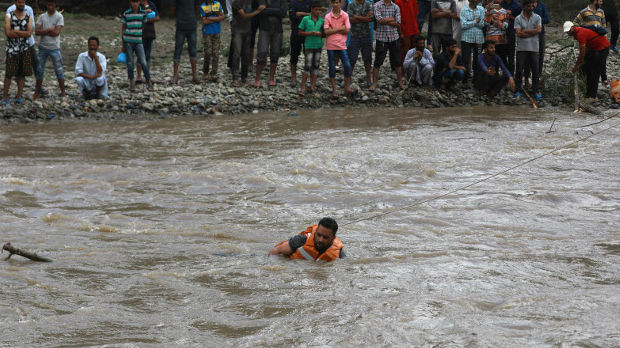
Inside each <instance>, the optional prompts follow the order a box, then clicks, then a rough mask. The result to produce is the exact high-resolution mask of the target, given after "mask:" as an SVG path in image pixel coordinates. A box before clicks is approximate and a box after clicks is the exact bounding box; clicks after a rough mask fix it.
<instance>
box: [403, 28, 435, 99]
mask: <svg viewBox="0 0 620 348" xmlns="http://www.w3.org/2000/svg"><path fill="white" fill-rule="evenodd" d="M403 68H404V70H405V78H407V80H408V81H413V83H414V84H416V85H418V86H425V87H428V86H431V85H432V83H433V69H434V68H435V60H434V59H433V54H432V53H431V51H429V50H428V49H427V48H426V38H425V37H424V36H422V35H420V36H418V38H417V39H416V45H415V47H414V48H412V49H410V50H409V52H407V56H405V63H403Z"/></svg>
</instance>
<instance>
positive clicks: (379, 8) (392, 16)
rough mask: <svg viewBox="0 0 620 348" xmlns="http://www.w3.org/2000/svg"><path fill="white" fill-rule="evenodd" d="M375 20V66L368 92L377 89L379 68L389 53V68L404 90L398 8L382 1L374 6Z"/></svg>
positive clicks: (389, 0) (384, 0) (386, 0)
mask: <svg viewBox="0 0 620 348" xmlns="http://www.w3.org/2000/svg"><path fill="white" fill-rule="evenodd" d="M375 19H376V20H377V44H376V47H375V64H374V66H375V67H374V69H373V72H372V77H373V79H372V86H370V88H369V90H370V91H374V90H375V89H376V88H377V80H378V79H379V68H381V65H383V61H384V60H385V56H386V55H387V53H388V51H389V52H390V63H391V66H392V67H394V68H395V70H396V77H397V79H398V85H399V86H400V88H401V89H403V90H405V89H407V87H405V85H403V64H402V62H401V60H400V35H399V31H400V21H401V19H400V8H399V7H398V5H396V4H395V3H393V2H392V1H391V0H382V1H379V2H378V3H376V4H375Z"/></svg>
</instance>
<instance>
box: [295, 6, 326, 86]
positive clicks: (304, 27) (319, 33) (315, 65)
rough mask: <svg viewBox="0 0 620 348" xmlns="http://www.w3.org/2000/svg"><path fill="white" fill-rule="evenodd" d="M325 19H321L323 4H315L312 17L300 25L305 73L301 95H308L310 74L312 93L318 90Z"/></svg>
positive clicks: (305, 19) (311, 9)
mask: <svg viewBox="0 0 620 348" xmlns="http://www.w3.org/2000/svg"><path fill="white" fill-rule="evenodd" d="M324 22H325V21H324V20H323V18H321V3H320V2H314V3H312V7H311V8H310V15H309V16H306V17H304V18H303V19H302V20H301V23H299V31H298V32H297V35H299V36H304V37H305V40H304V58H305V63H304V73H303V75H302V76H301V89H300V90H299V95H301V96H303V95H304V94H305V93H306V81H308V74H310V91H311V92H312V93H314V91H315V90H316V79H317V77H318V76H317V75H318V72H319V65H320V63H321V51H322V49H323V36H324V33H323V24H324Z"/></svg>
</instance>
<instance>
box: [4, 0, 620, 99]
mask: <svg viewBox="0 0 620 348" xmlns="http://www.w3.org/2000/svg"><path fill="white" fill-rule="evenodd" d="M479 1H480V0H395V1H392V0H375V1H374V2H373V0H330V6H329V8H328V9H325V8H324V7H322V4H321V3H319V2H316V0H226V3H225V4H224V5H222V4H221V3H220V2H219V1H217V0H175V1H174V5H173V6H172V8H171V10H172V13H173V15H174V16H175V17H176V31H175V45H174V47H175V48H174V57H173V69H174V70H173V77H172V80H171V81H170V82H171V83H172V84H177V83H178V79H179V77H178V76H179V64H180V61H181V54H182V51H183V47H184V44H185V42H187V46H188V51H189V61H190V64H191V71H192V80H193V82H194V83H200V82H201V79H200V78H199V75H198V71H197V56H198V55H197V39H198V38H197V29H198V22H200V23H201V24H202V28H201V29H202V30H201V32H202V42H203V46H204V64H203V68H202V73H203V74H202V75H203V76H202V80H203V81H207V82H209V81H217V80H218V76H219V75H218V74H219V57H220V55H221V52H220V51H221V50H220V47H221V39H220V33H221V25H222V22H224V21H225V20H227V19H228V21H229V22H230V25H231V42H230V49H229V54H228V67H229V68H230V72H231V74H232V86H233V87H239V86H241V85H242V84H250V85H252V86H254V87H257V88H259V87H261V74H262V72H263V70H264V69H265V68H266V67H267V58H269V74H268V76H269V77H268V85H269V86H275V85H276V79H275V74H276V70H277V65H278V59H279V58H280V54H281V51H282V44H283V43H282V41H283V18H285V17H286V16H287V15H288V17H289V19H290V23H291V33H290V45H289V46H290V61H289V62H290V76H291V80H290V84H291V87H292V88H297V87H299V88H298V94H299V95H302V96H303V95H304V94H305V93H306V90H307V85H308V82H310V90H311V91H312V92H314V91H315V89H316V81H317V79H318V77H319V76H318V74H319V68H320V65H321V56H322V50H323V46H325V49H326V51H327V61H328V67H329V69H328V75H329V80H330V83H331V88H332V94H333V96H335V97H337V96H338V91H337V89H338V85H337V83H336V71H337V68H336V67H337V66H338V65H341V66H342V72H343V75H344V93H345V94H347V95H350V94H354V93H355V91H354V90H353V89H351V76H352V73H353V71H354V69H355V67H356V65H357V60H358V58H359V55H360V53H361V58H362V62H363V64H364V70H365V76H366V79H365V80H366V88H368V90H369V91H373V90H375V89H376V88H377V81H378V79H379V70H380V68H381V66H382V65H383V64H384V62H385V58H386V57H387V55H388V54H389V63H390V67H391V68H392V71H393V72H394V73H395V74H396V80H397V83H398V85H399V86H400V88H401V89H403V90H405V89H407V88H410V87H411V86H417V87H433V86H434V87H435V88H439V89H442V90H451V89H453V88H455V86H456V85H457V84H458V83H468V82H469V81H471V82H473V85H474V86H475V88H476V89H477V90H478V91H480V93H481V94H483V95H486V96H488V97H491V98H492V97H494V96H495V95H497V94H498V93H499V91H500V90H501V89H502V88H504V87H505V86H506V85H508V86H509V87H510V89H511V90H512V91H513V92H514V97H515V98H519V97H521V95H522V93H524V94H526V95H527V96H528V98H530V99H531V100H535V101H536V102H540V101H542V100H543V96H542V93H541V91H540V76H541V74H542V71H543V63H544V53H545V25H546V24H548V23H549V13H548V11H547V8H546V6H545V4H544V3H543V2H542V1H540V0H523V2H522V3H519V2H518V1H517V0H483V3H479ZM615 1H616V0H606V3H609V4H608V5H607V6H608V8H607V12H606V11H605V10H604V9H603V0H590V3H589V4H587V7H585V8H584V9H583V10H581V11H580V12H579V14H578V15H577V16H576V18H575V19H574V20H573V21H572V22H566V23H564V27H563V30H564V32H565V33H567V34H568V35H571V36H573V37H574V39H575V40H577V41H578V42H579V47H580V50H579V57H578V58H577V61H576V62H575V65H574V68H573V72H574V73H575V72H577V71H578V69H582V70H583V72H584V73H585V74H586V77H587V86H588V87H587V93H586V96H587V97H588V98H596V94H597V89H598V82H599V79H600V80H601V82H602V83H603V84H604V85H608V79H607V71H606V68H605V67H606V60H607V56H608V53H609V51H610V49H611V50H613V51H615V52H617V48H616V46H615V43H616V41H617V39H618V16H617V9H616V5H615ZM128 2H129V9H127V10H126V11H124V12H123V13H122V15H121V23H122V50H123V54H124V55H125V57H126V58H125V62H126V65H127V76H128V80H129V88H130V90H131V91H134V89H135V82H136V81H140V82H142V76H144V78H145V81H144V82H145V83H146V87H147V89H148V90H152V88H153V84H152V80H151V73H150V65H151V49H152V47H153V44H154V41H155V39H156V35H155V23H156V22H157V21H159V19H160V15H159V10H158V9H157V6H156V5H155V3H153V1H151V0H128ZM610 6H611V7H610ZM224 7H226V9H225V8H224ZM46 9H47V11H46V12H44V13H42V14H41V15H40V16H39V17H38V18H37V19H36V21H35V18H34V13H33V10H32V8H31V7H30V6H28V5H26V0H15V4H14V5H12V6H11V7H9V8H8V9H7V11H6V19H5V33H6V37H7V42H6V72H5V80H4V93H3V98H2V101H1V102H0V105H3V106H4V105H7V104H8V103H9V96H8V93H9V89H10V85H11V81H12V80H13V79H15V80H16V83H17V95H16V98H15V99H14V101H15V103H17V104H22V103H23V102H24V97H23V89H24V83H25V78H26V77H27V76H31V75H32V74H33V73H34V75H35V78H36V85H35V92H34V95H33V99H36V98H38V97H39V96H40V95H42V94H46V93H47V91H46V90H45V89H44V88H43V77H44V75H45V64H46V62H47V60H48V58H49V59H50V60H51V61H52V64H53V67H54V72H55V74H56V77H57V79H58V85H59V88H60V96H61V97H64V96H65V95H66V93H65V83H64V74H63V64H62V55H61V52H60V34H61V31H62V28H63V27H64V19H63V16H62V14H61V13H60V12H58V11H57V9H56V1H55V0H47V1H46ZM324 13H326V14H325V15H324ZM606 14H607V17H606ZM198 15H199V19H197V16H198ZM607 22H609V24H610V27H611V43H610V42H609V40H608V39H607V29H606V27H607ZM425 23H428V24H427V28H428V29H427V34H426V35H423V33H422V29H423V26H424V24H425ZM257 34H258V40H257V39H256V38H257ZM35 36H38V37H39V40H38V50H37V47H36V46H35V39H34V37H35ZM255 47H256V65H255V66H254V65H253V63H254V59H255V57H254V51H255ZM98 48H99V39H98V38H97V37H95V36H92V37H90V38H89V39H88V51H86V52H84V53H81V54H80V55H79V57H78V59H77V62H76V66H75V71H76V83H77V85H78V87H79V89H80V92H81V94H82V95H83V96H84V97H85V98H86V99H90V98H103V99H107V97H108V84H107V81H106V76H105V73H106V57H104V56H103V55H102V54H101V53H99V52H98ZM302 52H303V58H304V59H303V73H302V75H301V83H299V82H298V75H297V66H298V62H299V57H300V55H301V54H302ZM373 53H374V61H373ZM134 56H135V57H136V58H137V66H136V68H137V80H135V79H134V77H135V75H134ZM251 67H254V71H255V79H254V81H253V82H252V81H248V73H249V71H250V68H251ZM530 78H531V82H530ZM308 80H309V81H308ZM528 90H529V91H530V92H531V95H533V96H534V98H531V97H530V94H529V93H528Z"/></svg>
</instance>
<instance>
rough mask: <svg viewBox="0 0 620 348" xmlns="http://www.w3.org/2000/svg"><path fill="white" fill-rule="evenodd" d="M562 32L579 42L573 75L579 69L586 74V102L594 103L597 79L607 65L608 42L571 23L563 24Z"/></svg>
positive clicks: (590, 30) (593, 32)
mask: <svg viewBox="0 0 620 348" xmlns="http://www.w3.org/2000/svg"><path fill="white" fill-rule="evenodd" d="M564 32H565V33H567V34H568V35H570V36H572V37H573V38H574V39H575V40H577V42H579V57H577V61H576V62H575V66H574V67H573V70H572V71H573V73H577V70H578V69H579V68H580V66H581V65H582V64H583V66H581V69H582V70H583V71H584V72H585V74H586V81H587V91H586V98H587V101H588V102H594V101H596V93H597V91H598V79H599V78H600V77H601V73H602V72H603V67H604V66H605V64H607V55H608V54H609V46H610V44H609V41H608V40H607V38H606V37H605V35H604V34H600V33H597V32H596V31H594V30H592V29H588V28H584V27H577V26H575V25H574V24H573V22H570V21H567V22H564Z"/></svg>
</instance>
